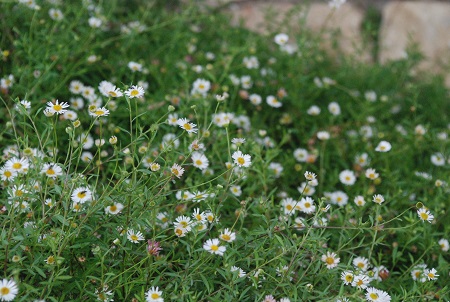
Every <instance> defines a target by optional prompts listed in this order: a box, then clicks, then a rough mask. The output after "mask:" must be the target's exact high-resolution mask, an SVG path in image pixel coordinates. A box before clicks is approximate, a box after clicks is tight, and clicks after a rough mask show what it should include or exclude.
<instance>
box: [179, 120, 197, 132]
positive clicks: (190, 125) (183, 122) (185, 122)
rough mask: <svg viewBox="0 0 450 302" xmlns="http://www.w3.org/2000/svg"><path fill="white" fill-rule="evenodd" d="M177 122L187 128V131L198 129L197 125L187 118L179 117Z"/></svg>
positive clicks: (181, 126)
mask: <svg viewBox="0 0 450 302" xmlns="http://www.w3.org/2000/svg"><path fill="white" fill-rule="evenodd" d="M177 124H178V126H180V128H182V129H184V130H186V132H187V133H197V131H198V129H197V125H196V124H193V123H190V122H189V120H188V119H187V118H180V119H178V121H177Z"/></svg>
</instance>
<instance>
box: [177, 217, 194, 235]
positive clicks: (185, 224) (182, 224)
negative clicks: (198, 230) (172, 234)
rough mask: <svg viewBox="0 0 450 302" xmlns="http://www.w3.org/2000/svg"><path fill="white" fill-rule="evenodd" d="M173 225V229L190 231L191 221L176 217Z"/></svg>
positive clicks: (186, 218)
mask: <svg viewBox="0 0 450 302" xmlns="http://www.w3.org/2000/svg"><path fill="white" fill-rule="evenodd" d="M173 224H174V226H175V228H183V229H184V230H186V231H187V232H190V231H191V229H192V220H191V218H189V217H187V216H178V217H177V218H176V219H175V222H174V223H173Z"/></svg>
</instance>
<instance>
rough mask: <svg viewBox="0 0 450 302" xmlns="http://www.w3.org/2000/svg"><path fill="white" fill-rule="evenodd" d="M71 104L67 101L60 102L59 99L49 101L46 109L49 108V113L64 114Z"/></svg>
mask: <svg viewBox="0 0 450 302" xmlns="http://www.w3.org/2000/svg"><path fill="white" fill-rule="evenodd" d="M69 106H70V105H69V104H67V103H66V102H62V103H59V101H58V100H56V101H55V103H52V102H47V108H46V110H48V112H49V113H51V114H55V113H57V114H63V113H64V112H66V111H67V110H66V108H68V107H69Z"/></svg>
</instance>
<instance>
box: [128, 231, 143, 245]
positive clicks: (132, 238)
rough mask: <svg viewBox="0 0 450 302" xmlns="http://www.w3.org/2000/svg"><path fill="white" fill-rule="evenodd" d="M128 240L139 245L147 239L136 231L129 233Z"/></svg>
mask: <svg viewBox="0 0 450 302" xmlns="http://www.w3.org/2000/svg"><path fill="white" fill-rule="evenodd" d="M127 239H128V240H130V241H131V242H133V243H139V241H142V240H144V239H145V238H144V235H143V234H142V233H141V232H139V231H137V232H135V231H134V230H128V231H127Z"/></svg>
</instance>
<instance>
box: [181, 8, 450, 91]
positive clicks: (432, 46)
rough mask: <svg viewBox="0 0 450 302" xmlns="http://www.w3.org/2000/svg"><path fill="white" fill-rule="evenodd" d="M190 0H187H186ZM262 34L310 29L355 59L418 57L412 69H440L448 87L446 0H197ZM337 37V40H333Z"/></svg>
mask: <svg viewBox="0 0 450 302" xmlns="http://www.w3.org/2000/svg"><path fill="white" fill-rule="evenodd" d="M189 2H190V1H189ZM194 2H199V3H202V5H204V4H205V3H206V5H207V6H209V7H211V8H213V9H214V10H221V11H225V12H229V13H230V14H231V15H232V20H233V21H232V22H233V23H234V24H235V25H242V26H245V27H247V28H248V29H250V30H253V31H256V32H260V33H263V34H271V33H273V32H276V31H277V30H278V31H284V32H287V33H288V34H291V35H294V34H295V32H296V31H301V30H304V29H305V28H309V29H311V30H312V31H313V32H315V33H317V34H318V35H321V39H322V41H323V46H324V48H325V49H327V50H328V51H330V53H332V54H333V53H334V54H345V55H349V56H351V57H352V58H354V59H355V60H357V61H364V62H374V63H376V62H379V63H385V62H387V61H389V60H398V59H404V58H406V57H408V56H410V55H412V54H414V55H416V56H417V55H419V56H422V58H423V60H422V61H421V63H420V64H419V65H418V67H417V69H416V72H421V71H432V72H433V73H439V74H442V75H443V77H444V78H445V81H446V84H447V86H448V87H450V1H430V0H420V1H389V0H347V1H345V0H330V1H319V0H317V1H303V0H234V1H231V0H205V1H202V0H199V1H194ZM336 42H337V43H336Z"/></svg>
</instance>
